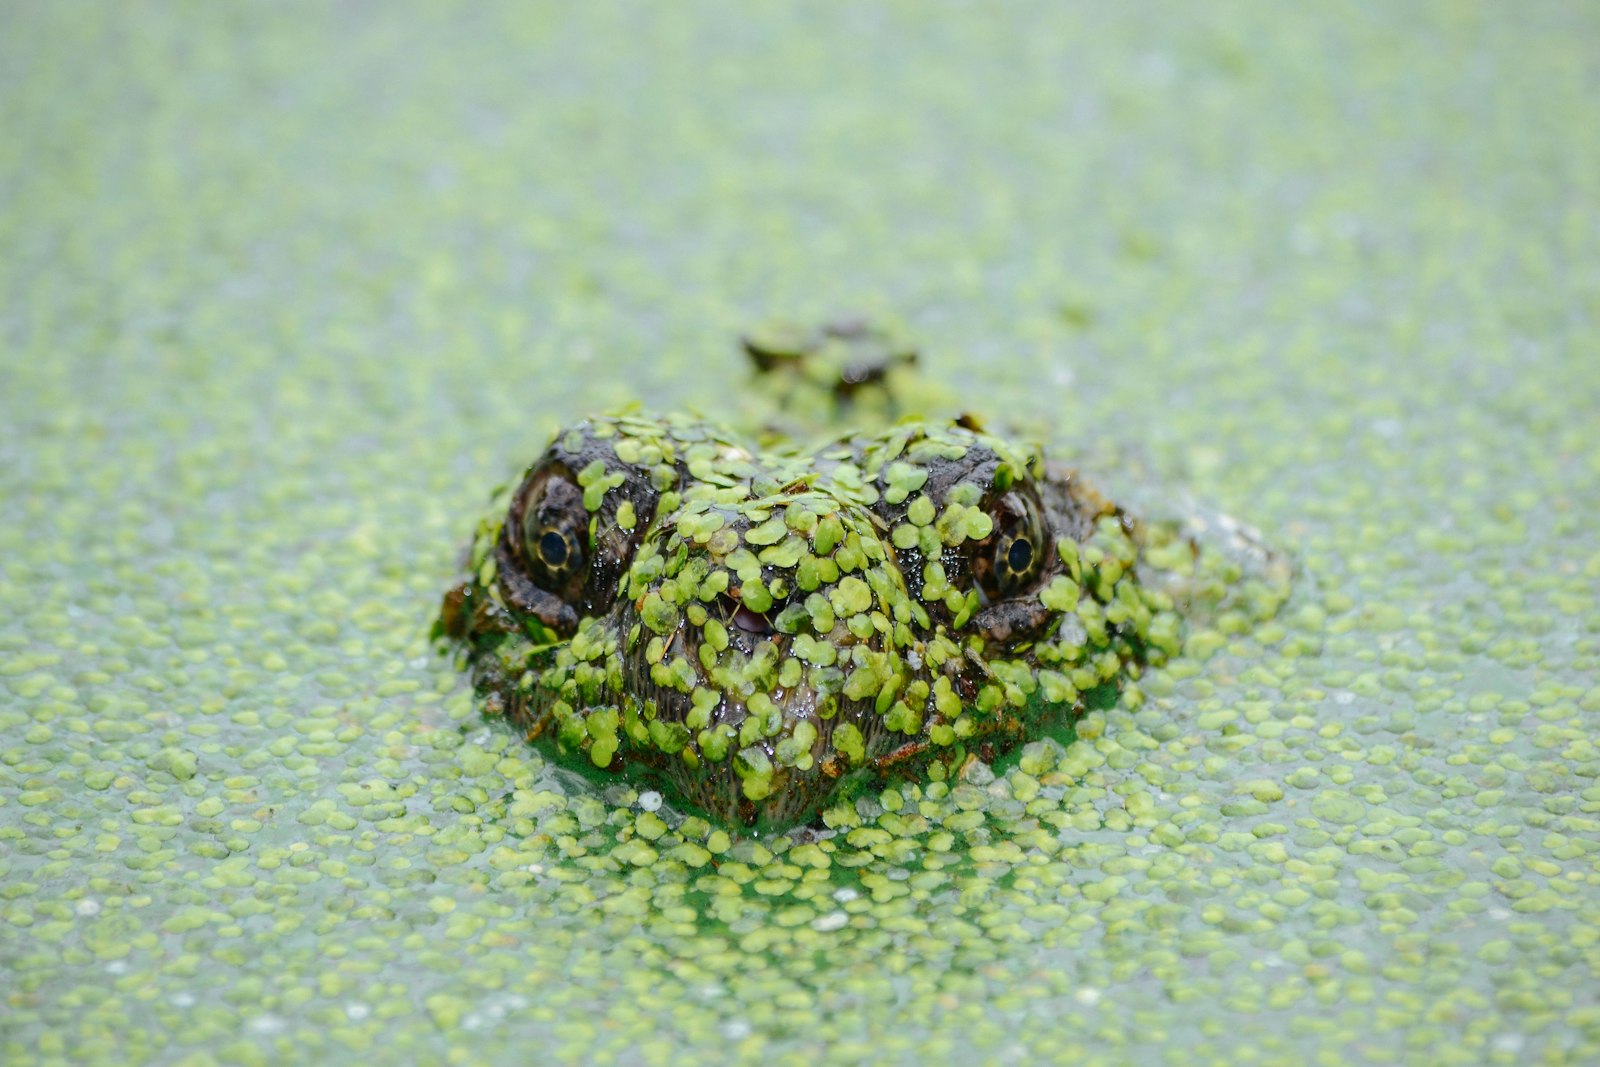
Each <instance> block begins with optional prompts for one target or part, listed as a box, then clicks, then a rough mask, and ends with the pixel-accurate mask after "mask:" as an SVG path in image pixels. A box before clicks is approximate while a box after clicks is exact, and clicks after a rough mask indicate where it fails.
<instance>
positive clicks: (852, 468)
mask: <svg viewBox="0 0 1600 1067" xmlns="http://www.w3.org/2000/svg"><path fill="white" fill-rule="evenodd" d="M1270 570H1271V569H1270V568H1266V569H1263V568H1257V571H1258V574H1257V575H1256V578H1257V579H1260V578H1261V577H1262V576H1263V575H1265V574H1267V573H1268V571H1270ZM1241 575H1242V571H1241V569H1240V567H1239V565H1238V560H1237V558H1236V557H1232V556H1229V555H1228V554H1226V553H1218V552H1209V551H1203V550H1201V549H1200V548H1199V547H1198V546H1197V544H1196V543H1195V542H1194V541H1192V540H1190V539H1189V538H1187V537H1186V536H1184V535H1183V534H1182V533H1181V532H1180V531H1178V530H1177V529H1176V528H1175V526H1173V525H1170V524H1168V525H1143V524H1140V523H1138V522H1137V521H1135V520H1134V519H1133V518H1131V517H1130V516H1128V515H1126V514H1125V513H1123V512H1122V511H1121V509H1119V508H1117V507H1116V506H1114V505H1113V504H1111V503H1110V502H1109V501H1107V500H1105V499H1104V498H1103V497H1102V496H1100V495H1099V494H1098V493H1097V492H1096V491H1094V490H1093V489H1092V488H1091V487H1089V486H1088V485H1087V484H1086V483H1085V482H1083V481H1082V480H1081V479H1080V478H1079V477H1077V476H1076V474H1075V473H1073V472H1071V471H1068V470H1065V469H1062V468H1058V467H1055V466H1052V465H1049V464H1047V463H1046V461H1045V460H1044V458H1043V456H1042V455H1041V454H1040V452H1039V451H1038V450H1037V449H1033V448H1029V447H1023V446H1018V445H1016V444H1013V443H1011V442H1009V441H1006V440H1003V439H1001V438H1000V437H997V436H993V435H990V434H987V433H984V432H982V431H981V430H979V429H978V428H976V427H975V426H973V425H971V424H970V422H968V421H963V422H955V423H949V422H927V421H917V420H911V421H906V422H903V423H900V424H898V425H895V426H893V427H890V428H888V429H886V430H883V431H881V432H877V433H871V434H861V435H856V436H849V437H844V438H840V439H837V440H835V441H833V442H831V443H829V444H826V445H824V446H822V447H820V448H817V449H815V450H802V449H800V448H798V447H780V448H776V449H769V450H766V451H757V450H755V449H754V448H753V447H752V446H751V445H750V444H748V443H746V442H744V441H743V440H741V439H740V438H739V437H738V436H737V435H735V434H734V433H732V432H730V431H728V430H726V429H723V428H721V427H719V426H716V425H714V424H712V423H708V422H705V421H701V420H698V419H693V418H689V417H684V416H667V417H662V418H652V417H646V416H643V415H639V414H620V415H613V416H606V417H600V418H594V419H588V420H585V421H582V422H579V423H576V424H574V425H572V426H570V427H569V428H567V429H565V430H563V431H562V432H560V433H558V434H557V435H556V438H555V440H554V441H553V443H552V444H551V445H550V447H549V448H548V449H547V450H546V452H545V453H544V455H543V456H542V457H541V458H540V459H539V460H538V461H537V462H536V463H535V464H534V465H533V466H532V467H531V468H529V470H528V472H527V474H526V475H525V476H524V478H523V479H522V481H521V483H520V484H519V485H517V486H516V487H515V489H514V490H512V491H510V492H509V494H502V495H501V497H500V499H499V500H498V501H497V503H496V506H495V508H494V511H493V513H492V514H491V515H490V516H489V517H488V518H486V519H485V520H483V521H482V522H481V523H480V525H479V527H478V531H477V536H476V538H475V540H474V542H473V545H472V549H471V556H470V565H469V568H468V574H467V577H466V578H465V580H464V581H462V582H461V583H460V584H459V585H457V586H456V587H455V588H453V589H452V590H451V591H450V592H449V593H448V594H447V595H446V597H445V602H444V606H443V610H442V613H441V617H440V623H439V632H440V633H442V634H445V635H448V636H449V637H451V638H454V639H457V640H458V641H460V642H461V644H462V646H463V647H464V652H465V659H466V661H467V663H468V664H469V665H470V667H471V670H472V673H473V677H474V679H475V682H476V684H477V686H478V688H479V690H480V691H481V692H482V693H484V694H485V697H486V700H487V702H488V705H489V707H490V709H491V711H497V712H499V713H502V714H505V715H507V716H510V717H511V718H512V719H513V720H515V721H516V722H518V723H520V724H521V725H522V726H524V727H525V728H526V731H527V734H528V737H529V738H530V739H531V740H536V741H538V742H539V743H541V744H543V745H545V746H547V747H548V748H550V749H553V750H554V752H555V754H556V755H557V756H558V758H562V759H564V760H565V761H568V762H572V763H576V764H579V765H582V766H584V767H586V768H588V769H590V770H597V771H603V772H611V773H620V774H627V775H630V776H634V777H636V778H641V779H646V780H653V781H656V782H659V783H660V784H661V785H662V786H663V787H664V788H666V789H667V790H668V791H669V792H670V793H671V794H673V795H674V796H675V797H676V799H677V800H678V801H679V802H681V803H684V804H687V805H689V806H692V807H694V808H697V809H699V810H701V811H703V812H705V813H706V814H707V815H709V816H711V817H713V818H716V819H719V820H722V821H724V822H726V823H730V824H740V825H745V826H755V827H761V828H771V829H776V828H782V827H785V826H788V825H792V824H794V823H796V822H798V821H801V820H804V819H807V818H809V817H810V816H812V815H813V814H814V813H815V812H816V811H817V810H818V808H819V807H820V806H822V805H823V804H824V803H825V802H826V801H828V800H829V798H830V797H834V796H835V795H836V794H838V793H839V791H840V790H841V789H850V788H852V787H853V786H858V785H860V784H862V783H865V782H869V781H872V780H874V779H876V778H879V777H881V776H884V775H891V774H912V775H925V776H931V777H935V778H942V777H945V776H946V775H948V774H949V773H951V772H953V771H956V770H959V768H960V767H961V766H962V765H964V763H965V762H966V761H968V760H970V759H972V758H974V757H978V758H983V759H988V758H992V757H993V756H994V755H995V754H996V753H998V752H999V751H1001V750H1003V749H1005V748H1007V747H1010V746H1012V745H1014V744H1016V743H1018V742H1021V741H1025V740H1028V739H1030V738H1033V737H1036V736H1039V735H1040V734H1041V733H1043V732H1046V731H1050V730H1052V729H1059V728H1061V727H1065V726H1067V725H1069V724H1070V723H1071V721H1072V719H1073V717H1074V716H1075V714H1076V713H1077V712H1078V711H1080V710H1081V709H1082V708H1083V707H1084V706H1085V704H1086V703H1089V702H1093V701H1095V700H1104V699H1108V698H1109V697H1111V696H1112V695H1114V693H1115V692H1116V690H1117V689H1118V688H1119V687H1120V686H1122V685H1123V684H1124V682H1125V681H1126V680H1128V679H1132V678H1136V677H1138V675H1139V673H1140V670H1141V667H1142V666H1143V665H1145V664H1151V663H1160V662H1161V661H1163V660H1165V659H1166V658H1168V657H1170V656H1173V655H1176V654H1177V653H1178V652H1179V651H1180V649H1181V647H1182V643H1183V633H1184V621H1183V617H1182V615H1181V614H1180V611H1181V610H1183V609H1185V608H1196V607H1201V606H1204V605H1213V606H1214V605H1216V604H1218V603H1220V602H1221V601H1223V600H1224V599H1227V598H1229V597H1230V594H1231V593H1232V592H1233V591H1234V590H1235V587H1236V586H1237V585H1238V584H1239V582H1240V578H1241ZM1277 578H1278V579H1279V580H1276V581H1269V582H1267V583H1265V584H1263V583H1262V582H1261V581H1259V580H1256V581H1254V582H1253V583H1252V586H1251V588H1252V591H1253V592H1252V603H1253V604H1254V605H1255V607H1256V610H1257V611H1258V612H1259V611H1263V610H1267V611H1270V610H1271V609H1272V608H1274V607H1275V606H1276V604H1277V602H1278V601H1279V600H1280V599H1281V596H1282V587H1283V583H1282V581H1281V573H1280V574H1278V575H1277Z"/></svg>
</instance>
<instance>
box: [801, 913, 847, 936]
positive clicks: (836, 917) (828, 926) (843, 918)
mask: <svg viewBox="0 0 1600 1067" xmlns="http://www.w3.org/2000/svg"><path fill="white" fill-rule="evenodd" d="M849 921H850V916H849V915H846V914H845V913H844V912H842V911H830V912H828V914H826V915H821V916H818V917H817V918H815V919H812V920H811V929H813V930H818V931H821V932H822V933H827V932H828V931H830V930H840V929H843V928H844V925H845V924H846V923H848V922H849Z"/></svg>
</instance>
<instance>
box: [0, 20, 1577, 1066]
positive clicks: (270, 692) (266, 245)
mask: <svg viewBox="0 0 1600 1067" xmlns="http://www.w3.org/2000/svg"><path fill="white" fill-rule="evenodd" d="M1597 56H1600V12H1597V9H1596V8H1594V7H1593V6H1590V5H1580V4H1570V3H1559V2H1558V3H1525V4H1516V5H1476V4H1468V3H1454V2H1451V3H1439V4H1424V3H1416V4H1400V5H1341V6H1338V7H1324V8H1314V9H1304V10H1302V9H1300V8H1295V9H1292V10H1291V9H1289V8H1280V7H1276V6H1273V7H1267V6H1260V5H1254V4H1232V3H1213V4H1205V5H1190V4H1171V5H1165V6H1153V5H1137V6H1131V7H1120V6H1119V7H1115V8H1110V7H1104V6H1101V5H1093V6H1091V5H1077V6H1069V5H1060V4H1043V5H1039V6H1037V7H1034V8H1024V7H1021V6H1006V7H1004V8H1001V7H995V6H989V5H948V6H947V5H932V6H930V5H925V4H911V3H905V4H899V5H883V6H880V5H870V6H869V5H822V6H817V5H811V6H807V7H803V8H802V7H798V6H796V7H785V6H774V5H768V4H756V5H746V6H744V7H737V8H730V7H728V6H726V5H713V4H705V5H697V4H687V3H671V4H656V5H644V4H638V5H635V4H627V5H613V4H594V5H559V6H558V5H546V6H533V5H520V4H506V5H490V4H457V5H417V6H404V7H402V6H399V5H394V4H337V5H334V4H309V5H303V6H302V5H295V4H274V5H258V4H243V5H214V4H192V5H191V4H170V5H118V6H111V5H94V4H44V3H14V4H10V5H7V6H6V9H5V11H4V12H3V14H0V130H3V134H4V136H3V138H0V250H3V251H0V501H3V518H0V1060H3V1061H4V1062H6V1063H7V1064H17V1065H24V1064H52V1063H66V1062H103V1063H119V1064H120V1063H172V1064H193V1065H202V1064H211V1063H219V1064H258V1063H269V1062H279V1061H299V1062H318V1063H423V1064H431V1063H543V1062H560V1061H579V1060H581V1061H589V1062H594V1063H619V1064H633V1063H638V1064H646V1065H655V1064H668V1063H707V1062H729V1063H749V1064H762V1065H784V1064H805V1065H811V1064H816V1063H819V1062H823V1060H824V1058H825V1059H826V1062H829V1063H859V1062H868V1061H870V1062H873V1063H939V1062H997V1063H1028V1064H1031V1063H1036V1062H1043V1063H1073V1064H1098V1063H1107V1064H1109V1063H1122V1062H1139V1063H1166V1062H1171V1063H1184V1064H1189V1063H1217V1064H1229V1065H1235V1064H1293V1065H1301V1064H1338V1063H1360V1062H1372V1063H1393V1062H1410V1063H1416V1064H1428V1065H1433V1064H1454V1063H1474V1064H1475V1063H1504V1064H1528V1063H1538V1064H1557V1063H1572V1064H1579V1063H1593V1062H1595V1061H1596V1060H1597V1059H1600V977H1597V970H1600V781H1597V778H1596V776H1597V774H1600V749H1597V747H1596V741H1595V736H1596V724H1597V722H1600V682H1597V678H1600V670H1597V668H1600V606H1597V602H1600V536H1597V534H1596V532H1595V531H1596V529H1597V527H1600V432H1597V429H1596V427H1597V425H1600V420H1597V415H1596V412H1600V343H1597V324H1600V137H1597V136H1596V134H1595V129H1596V125H1595V102H1596V99H1597V98H1600V65H1597V60H1596V57H1597ZM841 309H848V310H863V311H866V312H868V313H873V314H892V315H896V316H898V317H900V318H901V319H903V320H904V322H905V323H907V324H908V325H909V326H910V327H911V328H912V329H913V331H914V332H915V333H916V334H917V336H919V337H920V338H921V339H922V340H923V341H924V342H925V345H926V352H925V359H924V365H925V366H926V368H927V370H928V373H929V374H930V375H931V376H934V377H937V378H939V379H941V380H942V381H944V382H947V383H949V384H950V385H951V386H953V387H955V388H959V389H961V390H962V391H963V392H964V394H965V395H967V396H968V397H970V398H971V403H972V406H973V407H974V408H976V409H979V410H981V411H983V412H985V413H986V414H988V415H989V417H990V419H991V421H996V422H1001V421H1003V422H1008V423H1011V424H1016V425H1026V426H1034V427H1037V428H1039V429H1040V431H1041V432H1043V433H1044V434H1045V436H1046V437H1047V438H1048V440H1049V442H1050V444H1051V447H1052V448H1053V449H1054V450H1056V451H1057V452H1059V453H1061V454H1069V455H1070V454H1081V455H1083V456H1086V457H1090V459H1091V460H1092V461H1093V463H1092V464H1091V465H1094V464H1101V465H1103V469H1105V470H1106V471H1107V474H1106V481H1107V482H1108V483H1109V484H1110V485H1111V487H1112V488H1113V490H1114V491H1116V492H1122V493H1126V494H1132V495H1134V496H1135V497H1138V496H1139V495H1140V494H1141V493H1142V494H1143V499H1144V500H1145V501H1147V502H1148V501H1154V502H1155V503H1157V504H1159V503H1160V502H1161V501H1162V500H1163V499H1164V497H1163V494H1164V493H1165V492H1166V491H1165V490H1160V489H1156V490H1152V489H1151V488H1150V487H1151V486H1171V485H1183V486H1187V487H1189V488H1190V489H1192V490H1193V492H1194V494H1195V496H1196V497H1197V498H1198V499H1200V500H1202V501H1205V502H1207V503H1209V504H1212V505H1215V506H1218V507H1220V508H1222V509H1224V510H1226V511H1228V512H1230V513H1232V514H1234V515H1238V516H1240V517H1242V518H1244V519H1246V520H1248V521H1250V522H1252V523H1255V524H1257V525H1258V526H1260V527H1261V528H1262V529H1263V530H1264V531H1265V532H1266V534H1267V536H1268V537H1269V539H1271V540H1273V541H1274V542H1275V543H1277V544H1280V545H1283V546H1285V547H1288V548H1289V549H1291V550H1292V551H1293V552H1294V553H1295V555H1296V557H1297V559H1298V561H1299V565H1300V577H1299V578H1298V580H1297V589H1296V595H1295V599H1294V600H1293V602H1292V603H1291V604H1290V605H1289V607H1288V608H1287V609H1286V611H1285V612H1284V613H1283V614H1282V616H1281V617H1280V619H1279V620H1278V621H1277V622H1276V623H1275V624H1273V625H1270V626H1268V627H1266V628H1264V629H1262V630H1260V631H1258V632H1255V633H1253V634H1234V633H1214V632H1204V633H1200V634H1198V635H1197V636H1196V637H1195V638H1194V639H1193V640H1192V642H1191V646H1190V655H1189V656H1187V657H1185V658H1184V659H1183V660H1182V661H1180V662H1179V663H1177V664H1175V665H1174V666H1173V667H1171V668H1170V669H1168V670H1165V671H1162V672H1158V673H1155V674H1152V675H1149V676H1147V677H1146V679H1145V682H1144V686H1143V696H1144V699H1143V701H1142V702H1137V701H1131V700H1125V701H1124V702H1123V703H1121V704H1119V705H1118V706H1117V707H1115V708H1112V709H1110V710H1107V711H1104V712H1096V713H1094V714H1092V715H1091V716H1090V717H1089V718H1088V719H1087V720H1086V721H1085V722H1084V724H1083V727H1082V729H1081V731H1080V736H1079V739H1078V740H1077V741H1076V742H1075V743H1073V744H1072V745H1070V746H1069V747H1067V748H1064V749H1062V748H1059V747H1052V746H1048V745H1046V746H1039V747H1037V748H1035V749H1032V750H1030V752H1029V755H1028V756H1027V757H1025V758H1024V759H1023V760H1021V761H1020V763H1017V762H1013V763H1012V764H1011V765H1002V766H1000V767H997V768H994V769H993V770H992V771H989V770H987V769H985V768H976V769H974V772H973V773H971V774H969V775H968V777H967V779H966V780H965V781H962V782H960V783H958V784H956V785H954V787H953V788H951V787H946V786H934V787H930V788H922V789H919V788H914V787H905V788H901V789H898V790H891V791H889V792H887V793H885V794H883V795H882V796H881V797H878V798H875V799H869V800H866V801H864V802H863V803H861V804H860V805H859V808H858V816H859V818H858V820H857V821H856V822H855V823H854V824H849V825H840V826H838V827H836V828H835V831H836V832H834V833H832V834H831V835H825V836H822V837H821V838H820V839H816V840H803V841H798V840H796V839H794V838H788V837H784V838H777V839H764V840H759V841H758V840H740V839H730V838H728V837H727V836H726V835H723V834H713V833H707V832H705V830H704V829H703V828H700V827H696V826H695V825H694V824H690V825H689V826H688V827H684V826H681V825H676V823H675V820H669V819H664V818H663V817H662V813H660V812H655V811H650V810H647V809H648V808H649V807H651V806H653V805H651V804H650V803H649V800H650V798H644V799H643V800H641V798H639V797H638V796H636V795H635V794H634V793H633V792H632V791H631V790H629V789H628V788H626V787H625V786H621V785H618V786H616V787H614V788H611V789H609V790H597V789H595V788H593V787H591V786H588V785H586V784H584V783H582V782H578V781H574V780H572V779H569V778H566V777H563V776H562V775H559V774H557V773H555V772H554V771H552V769H551V768H550V767H549V766H548V765H547V764H546V763H545V762H544V761H543V760H542V759H541V758H540V757H539V756H538V755H537V754H536V753H534V752H532V751H530V750H529V749H528V748H527V747H526V746H525V745H524V744H523V743H522V742H521V740H520V739H519V738H518V737H517V736H516V735H515V734H514V733H513V732H512V731H510V730H509V729H507V728H505V727H503V726H502V725H501V724H498V723H494V722H489V721H486V720H484V719H483V718H482V717H481V716H480V715H479V713H478V711H477V710H476V709H475V707H474V705H473V703H472V700H471V698H470V694H469V693H468V692H467V691H466V689H465V688H464V687H463V685H462V682H461V679H460V677H459V676H458V674H457V673H456V671H455V670H454V669H453V668H452V665H451V663H450V662H449V661H448V659H447V658H446V657H445V656H443V655H441V654H440V653H439V652H437V651H436V650H434V649H433V648H432V647H430V645H429V643H428V641H427V638H426V633H427V627H428V625H429V623H430V622H431V619H432V616H433V613H434V611H435V608H436V605H437V602H438V597H439V594H440V592H441V591H442V589H443V588H444V587H445V585H446V583H447V581H448V580H449V578H450V577H451V575H452V573H453V570H454V566H455V561H456V554H457V552H458V551H459V549H460V547H461V545H462V544H463V542H464V539H465V538H466V536H467V534H468V533H469V529H470V525H471V523H472V522H473V521H474V519H475V518H476V515H477V513H478V510H479V508H480V505H481V503H482V501H483V500H484V499H485V498H486V495H487V493H488V491H489V489H490V488H491V487H492V486H494V485H495V484H497V483H498V482H499V481H501V480H502V479H504V478H505V477H506V476H508V475H509V474H510V473H512V472H513V471H514V470H516V469H519V468H520V466H521V465H522V464H525V463H526V462H527V461H528V460H529V459H530V458H531V457H532V456H533V455H534V454H535V452H536V450H537V449H538V448H539V447H540V446H541V445H542V444H543V442H544V438H545V435H546V434H547V433H548V432H549V430H550V429H552V428H553V427H554V426H555V425H557V424H558V423H560V422H561V421H562V420H565V419H568V418H570V417H573V416H575V415H580V414H584V413H587V412H589V411H591V410H593V409H596V408H598V407H600V406H603V405H605V404H609V403H613V402H616V401H620V400H624V399H627V398H629V397H641V398H643V399H645V400H647V401H649V402H650V403H652V404H653V405H656V406H660V407H669V408H670V407H680V406H690V405H692V406H695V407H698V408H700V409H702V410H705V411H708V412H711V413H714V414H715V413H728V412H736V411H737V408H738V404H739V393H738V388H739V387H738V385H737V384H736V383H737V379H738V377H739V375H740V374H741V373H742V368H741V365H740V362H739V356H738V354H737V352H736V351H735V349H734V346H733V344H732V339H733V338H734V337H735V336H736V334H737V333H738V331H739V330H740V329H742V328H744V327H746V326H748V325H749V324H750V323H751V322H753V321H755V320H757V319H760V318H762V317H764V316H767V315H770V314H773V313H781V314H786V315H789V316H793V317H798V318H800V319H814V318H816V317H820V316H823V315H826V314H830V313H835V312H838V311H839V310H841Z"/></svg>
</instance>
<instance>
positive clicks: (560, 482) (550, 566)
mask: <svg viewBox="0 0 1600 1067" xmlns="http://www.w3.org/2000/svg"><path fill="white" fill-rule="evenodd" d="M521 532H522V556H523V559H524V560H526V563H527V571H528V577H530V578H531V579H533V582H534V584H535V585H538V586H539V587H540V588H541V589H546V590H548V591H550V592H552V593H555V594H556V595H558V596H561V597H563V598H565V599H571V597H572V596H574V595H576V594H577V591H578V590H579V589H581V588H582V586H583V579H584V566H585V564H586V563H587V555H588V554H587V552H586V551H585V546H586V544H587V542H588V534H589V512H588V510H587V509H586V508H585V507H584V506H583V494H582V492H581V491H580V490H579V489H578V487H577V486H575V485H573V484H572V483H571V482H570V481H568V480H567V479H565V478H560V477H552V478H550V479H548V480H547V481H546V482H545V483H544V484H543V485H541V486H538V487H536V488H535V489H534V491H533V492H532V493H531V494H530V495H529V497H528V501H527V505H526V507H525V509H524V511H523V513H522V531H521Z"/></svg>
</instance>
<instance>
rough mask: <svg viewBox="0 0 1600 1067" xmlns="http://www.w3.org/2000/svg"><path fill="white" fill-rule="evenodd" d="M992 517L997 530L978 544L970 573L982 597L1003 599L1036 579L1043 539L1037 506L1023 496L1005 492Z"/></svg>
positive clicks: (1042, 560) (1043, 552)
mask: <svg viewBox="0 0 1600 1067" xmlns="http://www.w3.org/2000/svg"><path fill="white" fill-rule="evenodd" d="M992 517H993V519H994V525H995V530H996V531H997V532H996V533H995V535H994V536H993V537H992V538H991V539H990V540H989V542H988V543H987V544H985V545H982V546H980V547H979V553H980V555H979V557H978V558H977V559H975V560H974V561H973V576H974V577H975V578H976V579H977V581H978V587H979V589H980V590H981V591H982V593H983V595H984V596H985V597H987V598H988V599H990V600H1003V599H1006V598H1008V597H1013V596H1017V595H1018V594H1020V593H1024V592H1026V591H1027V590H1028V589H1029V588H1031V587H1032V586H1033V585H1034V584H1035V583H1036V582H1037V581H1038V579H1039V575H1040V574H1041V573H1042V572H1043V569H1044V564H1045V562H1046V558H1045V557H1046V555H1047V548H1046V545H1047V542H1046V541H1045V535H1044V524H1043V521H1042V520H1041V518H1040V515H1039V509H1038V506H1037V504H1035V503H1034V501H1033V500H1032V499H1031V497H1029V496H1027V495H1024V494H1017V493H1009V494H1007V495H1006V496H1005V497H1004V498H1003V499H1002V500H1001V501H1000V502H999V504H998V505H997V506H996V508H995V510H994V511H993V512H992Z"/></svg>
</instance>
